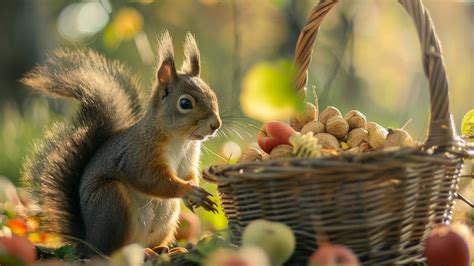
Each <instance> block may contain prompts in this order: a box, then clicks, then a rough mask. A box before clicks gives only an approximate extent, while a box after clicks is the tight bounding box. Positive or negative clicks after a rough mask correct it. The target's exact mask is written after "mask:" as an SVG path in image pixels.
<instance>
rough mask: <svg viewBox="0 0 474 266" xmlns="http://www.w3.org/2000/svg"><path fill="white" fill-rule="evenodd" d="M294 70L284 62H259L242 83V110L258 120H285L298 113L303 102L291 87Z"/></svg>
mask: <svg viewBox="0 0 474 266" xmlns="http://www.w3.org/2000/svg"><path fill="white" fill-rule="evenodd" d="M294 80H295V68H294V67H293V64H291V63H290V62H289V61H288V60H279V61H277V62H273V63H259V64H257V65H255V66H253V67H252V68H251V69H250V70H249V71H248V73H247V74H246V76H245V77H244V80H243V83H242V84H243V87H242V93H241V95H240V103H241V106H242V111H243V112H244V113H245V114H246V115H247V116H248V117H250V118H253V119H256V120H260V121H263V122H265V121H270V120H285V119H288V118H290V117H291V116H293V115H295V114H297V113H298V112H301V111H302V108H303V101H302V99H301V97H300V96H299V95H298V93H297V92H296V90H295V88H294Z"/></svg>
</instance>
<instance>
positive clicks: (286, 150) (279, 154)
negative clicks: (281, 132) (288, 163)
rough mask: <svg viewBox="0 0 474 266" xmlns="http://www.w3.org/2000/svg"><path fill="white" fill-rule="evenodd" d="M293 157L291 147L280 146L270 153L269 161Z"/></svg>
mask: <svg viewBox="0 0 474 266" xmlns="http://www.w3.org/2000/svg"><path fill="white" fill-rule="evenodd" d="M292 155H293V146H291V145H287V144H281V145H278V146H276V147H275V148H273V150H272V151H271V152H270V159H278V158H287V157H291V156H292Z"/></svg>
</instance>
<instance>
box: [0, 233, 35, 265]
mask: <svg viewBox="0 0 474 266" xmlns="http://www.w3.org/2000/svg"><path fill="white" fill-rule="evenodd" d="M0 249H3V250H4V251H6V253H7V254H9V255H12V256H15V257H17V258H19V259H21V260H22V261H23V262H24V263H25V264H26V265H33V263H34V262H35V260H36V248H35V246H34V245H33V244H31V242H30V241H29V240H28V239H27V238H25V237H19V236H12V237H0Z"/></svg>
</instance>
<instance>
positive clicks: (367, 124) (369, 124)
mask: <svg viewBox="0 0 474 266" xmlns="http://www.w3.org/2000/svg"><path fill="white" fill-rule="evenodd" d="M377 125H379V124H377V123H375V122H367V123H366V124H365V129H367V131H369V130H370V129H371V128H373V127H374V126H377Z"/></svg>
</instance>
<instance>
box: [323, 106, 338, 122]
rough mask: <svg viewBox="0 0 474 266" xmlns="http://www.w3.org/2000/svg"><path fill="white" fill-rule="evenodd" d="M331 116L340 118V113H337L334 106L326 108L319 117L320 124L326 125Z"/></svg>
mask: <svg viewBox="0 0 474 266" xmlns="http://www.w3.org/2000/svg"><path fill="white" fill-rule="evenodd" d="M333 116H340V117H342V114H341V111H339V109H337V108H336V107H334V106H328V107H326V109H324V110H323V111H322V112H321V114H320V115H319V121H321V123H323V124H326V122H327V121H328V119H329V118H331V117H333Z"/></svg>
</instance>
